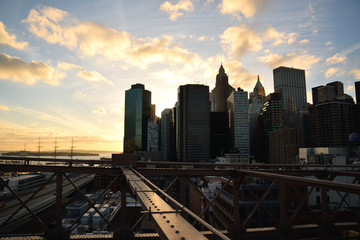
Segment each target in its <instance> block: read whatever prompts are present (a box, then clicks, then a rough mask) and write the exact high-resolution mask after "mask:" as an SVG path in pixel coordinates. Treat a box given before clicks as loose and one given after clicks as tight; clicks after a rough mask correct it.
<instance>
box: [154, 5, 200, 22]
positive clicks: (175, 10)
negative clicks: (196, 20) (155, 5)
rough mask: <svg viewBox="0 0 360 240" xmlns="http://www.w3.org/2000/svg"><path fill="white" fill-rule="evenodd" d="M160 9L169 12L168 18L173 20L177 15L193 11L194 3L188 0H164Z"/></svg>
mask: <svg viewBox="0 0 360 240" xmlns="http://www.w3.org/2000/svg"><path fill="white" fill-rule="evenodd" d="M160 10H162V11H164V12H167V13H169V14H170V17H169V18H170V20H172V21H175V20H176V19H177V18H178V17H180V16H182V15H184V12H191V11H193V10H194V5H193V3H192V2H191V1H190V0H180V1H179V2H178V3H176V4H171V3H170V2H169V1H166V2H164V3H163V4H161V6H160Z"/></svg>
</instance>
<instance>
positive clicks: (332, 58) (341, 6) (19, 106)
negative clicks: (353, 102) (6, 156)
mask: <svg viewBox="0 0 360 240" xmlns="http://www.w3.org/2000/svg"><path fill="white" fill-rule="evenodd" d="M359 13H360V1H359V0H320V1H298V0H267V1H266V0H207V1H202V0H180V1H164V0H162V1H161V0H158V1H155V0H153V1H151V0H137V1H119V0H101V1H89V0H87V1H81V0H79V1H68V0H63V1H35V0H23V1H20V0H0V150H23V149H24V144H25V143H26V149H27V150H28V151H36V150H37V146H38V139H39V138H40V141H41V145H42V146H43V147H42V149H43V150H53V149H54V141H55V138H56V139H57V140H56V141H57V146H58V150H67V149H69V148H70V145H71V139H72V138H73V139H74V145H75V147H76V149H87V150H109V151H118V152H121V151H122V148H123V143H122V140H123V133H124V93H125V90H127V89H129V88H130V87H131V85H132V84H135V83H142V84H144V85H145V88H146V89H147V90H150V91H151V92H152V103H153V104H156V113H157V115H158V116H160V113H161V111H162V110H164V109H165V108H171V107H173V106H174V104H175V102H176V97H177V88H178V86H179V85H183V84H188V83H190V84H193V83H200V84H206V85H208V86H209V87H210V89H212V88H214V86H215V76H216V74H217V71H218V69H219V66H220V64H221V62H222V63H223V65H224V68H225V71H226V73H227V74H228V75H229V81H230V84H231V85H232V86H233V87H235V88H237V87H241V88H243V89H245V90H246V91H248V92H251V91H252V89H253V87H254V85H255V83H256V77H257V75H258V74H259V75H260V80H261V81H262V83H263V85H264V87H265V91H266V94H269V93H271V92H272V91H273V75H272V70H273V69H274V68H276V67H278V66H288V67H294V68H301V69H305V70H306V84H307V91H308V99H307V101H308V102H310V103H311V102H312V99H311V88H312V87H315V86H318V85H324V84H326V83H328V82H331V81H342V82H343V83H344V89H345V92H346V93H347V94H349V95H351V96H353V97H354V96H355V92H354V82H355V81H359V80H360V27H359V24H360V14H359Z"/></svg>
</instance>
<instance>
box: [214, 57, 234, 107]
mask: <svg viewBox="0 0 360 240" xmlns="http://www.w3.org/2000/svg"><path fill="white" fill-rule="evenodd" d="M232 91H234V88H233V87H232V86H230V85H229V77H228V75H227V74H226V73H225V69H224V67H223V65H222V64H221V65H220V68H219V73H218V74H217V75H216V83H215V88H214V89H213V90H212V91H211V94H210V98H211V111H212V112H227V109H226V106H227V103H226V102H227V99H228V97H229V96H230V94H231V92H232Z"/></svg>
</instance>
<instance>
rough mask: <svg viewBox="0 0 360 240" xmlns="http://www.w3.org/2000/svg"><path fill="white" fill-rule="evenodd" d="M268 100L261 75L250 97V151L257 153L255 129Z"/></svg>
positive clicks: (252, 153) (253, 153)
mask: <svg viewBox="0 0 360 240" xmlns="http://www.w3.org/2000/svg"><path fill="white" fill-rule="evenodd" d="M265 101H266V96H265V88H264V87H263V85H262V84H261V82H260V78H259V75H258V76H257V82H256V84H255V87H254V90H253V92H251V93H250V97H249V134H250V153H251V155H255V130H256V123H257V119H258V116H259V114H260V112H261V109H262V108H263V106H264V103H265Z"/></svg>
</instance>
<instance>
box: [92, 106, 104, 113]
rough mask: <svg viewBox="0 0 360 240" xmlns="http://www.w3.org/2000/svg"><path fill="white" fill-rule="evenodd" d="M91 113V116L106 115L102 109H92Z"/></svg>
mask: <svg viewBox="0 0 360 240" xmlns="http://www.w3.org/2000/svg"><path fill="white" fill-rule="evenodd" d="M92 112H93V114H106V110H105V109H104V108H102V107H101V108H97V109H94V110H93V111H92Z"/></svg>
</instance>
